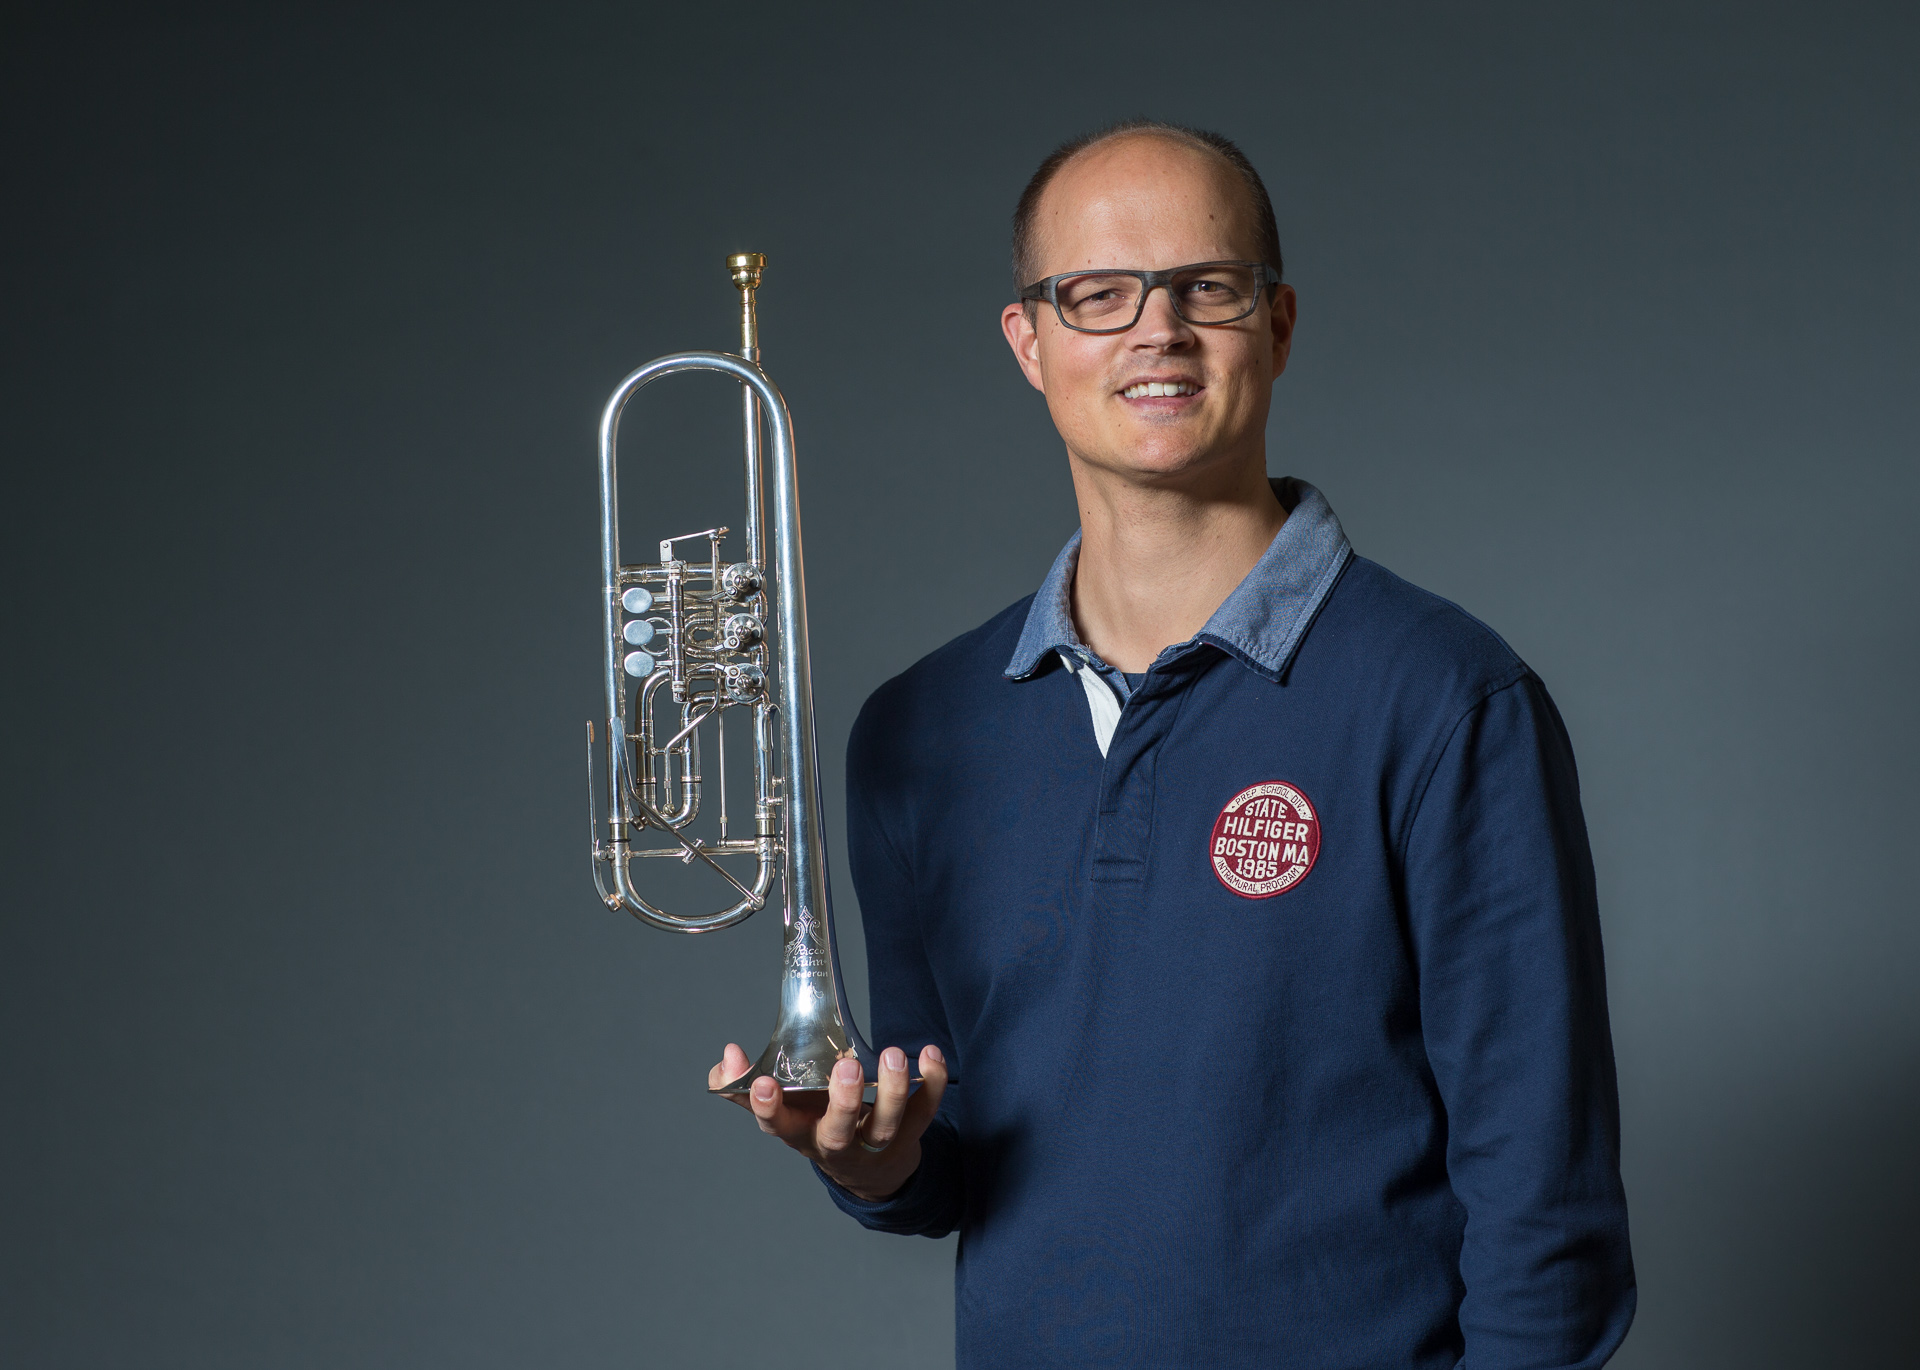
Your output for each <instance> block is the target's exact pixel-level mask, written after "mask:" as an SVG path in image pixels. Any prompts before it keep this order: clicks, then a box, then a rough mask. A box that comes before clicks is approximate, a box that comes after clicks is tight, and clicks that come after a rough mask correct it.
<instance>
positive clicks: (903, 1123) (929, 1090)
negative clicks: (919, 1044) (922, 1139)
mask: <svg viewBox="0 0 1920 1370" xmlns="http://www.w3.org/2000/svg"><path fill="white" fill-rule="evenodd" d="M902 1064H903V1065H904V1064H905V1061H904V1059H903V1061H902ZM902 1074H905V1072H904V1071H903V1072H902ZM920 1080H921V1085H920V1088H919V1090H918V1091H917V1092H916V1093H915V1094H914V1096H913V1097H912V1098H911V1099H909V1100H908V1101H907V1106H906V1109H905V1110H904V1112H903V1113H902V1115H901V1119H900V1127H899V1133H898V1134H897V1135H904V1136H907V1137H915V1138H917V1137H918V1136H919V1135H920V1134H921V1133H922V1132H925V1131H926V1130H927V1124H928V1123H930V1122H932V1121H933V1115H934V1111H935V1110H936V1109H938V1108H939V1107H940V1096H941V1095H943V1094H945V1093H946V1092H947V1058H946V1057H945V1056H943V1055H942V1054H941V1052H940V1048H939V1047H937V1046H933V1045H932V1044H931V1043H929V1044H928V1045H927V1046H925V1047H923V1048H921V1051H920Z"/></svg>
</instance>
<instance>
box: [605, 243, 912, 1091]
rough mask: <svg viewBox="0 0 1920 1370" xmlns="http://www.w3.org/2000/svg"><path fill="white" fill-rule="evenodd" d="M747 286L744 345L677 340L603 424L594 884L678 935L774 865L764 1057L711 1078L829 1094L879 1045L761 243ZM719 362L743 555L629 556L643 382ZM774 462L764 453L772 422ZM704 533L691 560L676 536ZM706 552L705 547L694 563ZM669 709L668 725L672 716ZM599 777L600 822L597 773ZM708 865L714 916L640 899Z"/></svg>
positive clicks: (747, 911) (741, 279)
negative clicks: (851, 958) (632, 467)
mask: <svg viewBox="0 0 1920 1370" xmlns="http://www.w3.org/2000/svg"><path fill="white" fill-rule="evenodd" d="M727 268H728V270H729V271H730V272H731V273H732V277H733V284H734V286H735V288H736V289H737V290H738V291H739V293H740V352H739V355H737V356H736V355H733V354H730V353H725V352H677V353H674V354H672V355H670V356H665V357H658V358H655V359H654V360H653V361H650V362H648V363H647V364H646V365H645V366H643V367H641V368H640V369H639V370H638V371H635V372H634V373H633V374H632V375H630V376H628V377H627V378H626V379H625V380H623V381H621V382H620V385H619V388H618V389H616V390H615V391H614V392H613V396H612V398H610V399H609V400H608V401H607V406H606V410H605V412H604V413H603V414H602V415H601V419H600V551H601V570H602V575H601V584H602V589H601V597H602V627H603V630H604V638H605V642H604V646H605V662H604V666H605V674H606V738H605V745H604V755H603V757H602V758H601V759H600V765H599V766H598V770H599V771H601V772H602V774H601V776H600V777H599V778H598V779H596V776H595V770H596V764H595V763H596V748H595V746H594V725H593V724H592V723H591V722H589V723H588V724H587V803H588V816H589V822H590V824H591V828H592V840H593V879H594V885H595V887H596V888H597V889H598V890H599V892H600V898H601V899H602V901H604V902H605V904H606V905H607V907H608V908H610V909H625V910H626V911H627V912H629V913H631V914H633V915H634V916H635V917H637V918H640V919H643V920H644V921H646V922H648V923H651V924H653V925H654V926H655V927H659V928H665V929H667V930H668V931H669V932H711V931H714V930H715V929H718V928H725V927H731V926H732V925H733V924H735V923H738V922H740V921H741V920H743V919H745V918H748V917H751V916H752V915H753V913H754V912H755V911H756V910H758V909H760V908H762V907H764V906H765V904H766V902H767V899H768V896H769V892H770V890H771V888H772V884H773V879H774V876H775V874H776V872H777V873H778V875H779V877H780V889H781V896H782V900H783V905H784V907H783V910H782V918H783V920H784V932H783V936H782V943H781V947H782V955H781V979H780V1010H779V1018H778V1020H777V1022H776V1024H775V1026H774V1031H773V1038H772V1040H771V1041H770V1042H769V1043H768V1044H767V1049H766V1050H765V1051H764V1052H763V1053H761V1056H760V1059H759V1060H758V1061H757V1062H756V1063H755V1064H754V1066H753V1068H752V1069H751V1070H749V1071H748V1072H747V1073H746V1074H745V1075H742V1076H740V1077H739V1078H738V1079H735V1080H731V1081H728V1082H727V1083H726V1084H724V1085H722V1086H720V1088H719V1089H718V1090H717V1091H716V1092H717V1093H722V1094H743V1093H745V1092H746V1091H747V1090H749V1089H750V1088H752V1085H753V1082H754V1081H755V1080H756V1079H758V1078H760V1077H761V1076H763V1075H765V1076H771V1077H772V1078H773V1079H774V1080H775V1081H776V1082H777V1083H778V1084H779V1085H780V1086H781V1087H782V1088H783V1089H789V1090H808V1089H824V1088H826V1085H827V1080H828V1077H829V1075H830V1074H831V1073H832V1070H833V1066H834V1063H835V1062H837V1061H839V1060H842V1059H845V1058H847V1057H853V1058H855V1059H857V1060H859V1061H860V1063H861V1068H862V1070H863V1071H864V1072H865V1074H866V1078H867V1079H869V1080H872V1079H873V1078H875V1072H874V1060H873V1051H872V1048H870V1047H869V1046H868V1045H867V1044H866V1042H865V1041H864V1040H863V1039H862V1038H861V1036H860V1034H859V1032H858V1030H857V1029H856V1028H855V1027H854V1024H853V1014H852V1012H851V1011H850V1010H849V1008H848V1006H847V1002H846V993H845V990H844V989H843V988H842V985H841V979H840V958H839V951H838V948H837V946H836V943H835V940H834V929H833V904H832V896H831V894H830V893H829V890H828V887H827V862H826V849H825V844H824V842H823V840H822V834H821V815H822V812H823V806H822V803H821V798H820V779H819V761H818V757H817V756H816V754H815V752H816V749H815V743H814V728H813V691H812V678H811V667H810V663H809V658H808V653H807V599H806V580H805V573H804V570H803V567H802V563H801V555H800V498H799V493H798V491H797V489H796V488H795V475H794V454H793V419H792V416H791V415H790V414H789V413H788V411H787V404H786V401H785V400H784V399H783V398H781V395H780V391H779V390H778V389H777V388H776V387H775V386H774V384H773V382H772V381H771V380H769V379H767V375H766V373H765V372H764V371H762V370H761V369H760V364H759V363H760V348H759V328H758V323H757V321H756V318H755V313H754V296H755V292H756V291H757V290H758V289H759V286H760V277H761V274H762V272H763V271H764V270H765V269H766V258H765V257H763V256H761V255H760V254H759V253H757V252H746V253H739V254H737V255H735V256H731V257H729V258H727ZM690 371H715V372H719V373H720V374H722V375H727V376H731V377H733V378H734V379H735V380H737V381H739V382H740V387H741V395H742V400H741V414H742V420H743V426H744V429H745V452H746V495H747V511H746V527H745V535H746V536H745V543H746V546H745V556H744V557H743V558H742V559H741V560H739V561H733V562H727V561H726V560H725V559H724V558H723V557H722V555H721V550H720V547H721V541H722V539H723V538H725V537H726V536H727V534H728V532H729V530H728V529H727V528H724V527H714V528H707V529H703V530H701V531H700V532H697V533H689V534H685V535H682V536H680V537H673V538H667V539H664V540H663V541H662V542H661V543H660V549H659V550H660V559H659V560H658V561H655V562H640V563H627V562H623V561H622V560H621V559H620V499H619V480H618V466H617V462H616V459H615V446H616V443H617V440H618V437H619V431H620V415H621V411H622V410H624V409H625V408H626V405H627V401H628V400H630V399H631V398H633V396H634V395H635V394H637V393H638V392H639V391H640V390H641V389H642V388H643V387H645V386H647V385H650V384H652V383H653V382H654V381H657V380H659V379H661V378H662V377H664V376H672V375H676V374H679V373H681V372H690ZM763 419H764V423H765V429H766V436H767V438H768V439H769V442H768V446H769V447H770V449H771V451H770V462H769V463H763V461H762V444H761V436H762V431H761V430H762V422H763ZM767 464H770V465H771V469H772V478H773V488H772V500H773V523H772V551H773V556H772V561H771V563H769V561H768V560H767V553H766V545H765V538H764V536H763V527H764V526H765V516H764V510H763V508H762V505H763V503H764V501H765V497H766V492H765V476H766V471H765V470H764V469H763V466H764V465H767ZM686 542H694V543H697V544H702V543H703V544H704V546H703V547H701V548H699V549H698V551H697V552H696V553H695V555H693V556H683V555H679V554H678V553H677V551H676V549H677V547H678V545H679V544H681V543H686ZM700 556H704V560H701V559H698V558H699V557H700ZM662 716H664V721H662ZM729 716H734V717H740V718H744V719H745V720H747V721H748V723H749V726H750V729H751V738H752V748H753V796H752V798H753V813H752V831H751V835H740V836H729V835H728V813H727V768H726V750H725V749H726V720H727V718H728V717H729ZM709 731H711V732H712V734H713V737H714V744H715V751H716V752H717V766H716V771H715V780H716V781H717V784H716V785H715V786H714V787H713V788H714V789H715V790H716V791H717V793H715V794H714V795H713V796H712V797H711V798H712V802H714V803H715V804H716V805H717V808H718V819H719V823H718V828H719V838H718V839H717V840H702V839H700V838H697V837H695V836H693V835H692V834H691V833H690V832H689V830H688V829H689V825H690V824H691V823H692V821H693V819H694V818H695V817H696V816H697V815H698V814H699V813H700V810H701V806H702V804H703V803H705V802H708V798H709V797H708V796H707V794H706V793H705V790H706V787H707V782H706V781H705V779H704V778H703V776H702V771H701V753H702V748H701V737H702V734H703V733H706V732H709ZM602 781H603V782H604V792H605V807H604V817H603V816H602V815H603V810H602V807H601V782H602ZM651 859H677V860H679V861H681V862H683V863H685V864H687V865H689V866H691V865H693V864H694V863H696V862H697V863H700V865H701V866H702V867H703V868H706V869H709V870H710V871H711V872H713V873H716V874H717V876H718V878H719V880H720V881H722V882H724V884H722V885H720V886H719V888H721V889H722V890H724V891H725V892H726V897H727V898H728V900H729V901H730V902H728V904H727V905H726V907H724V908H721V909H718V910H716V911H715V912H712V913H705V914H691V915H682V914H672V913H668V912H666V911H664V910H663V909H661V908H659V907H657V906H656V905H654V904H653V903H651V902H649V901H648V899H647V898H646V897H645V896H643V895H642V894H641V893H640V891H639V889H638V888H637V885H636V880H635V876H636V870H635V863H636V862H638V863H641V864H642V865H644V863H645V862H646V861H647V860H651Z"/></svg>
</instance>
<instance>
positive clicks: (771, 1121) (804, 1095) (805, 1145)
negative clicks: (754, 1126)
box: [734, 1075, 827, 1156]
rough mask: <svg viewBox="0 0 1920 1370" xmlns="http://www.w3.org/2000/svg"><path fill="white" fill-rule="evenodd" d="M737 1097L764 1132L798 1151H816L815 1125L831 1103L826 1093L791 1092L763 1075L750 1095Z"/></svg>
mask: <svg viewBox="0 0 1920 1370" xmlns="http://www.w3.org/2000/svg"><path fill="white" fill-rule="evenodd" d="M734 1097H736V1098H739V1099H740V1100H741V1102H742V1103H744V1104H745V1105H746V1107H747V1108H748V1110H749V1111H751V1112H752V1114H753V1118H754V1121H755V1122H757V1123H759V1124H760V1130H761V1131H762V1132H764V1133H766V1134H768V1135H769V1136H773V1137H778V1138H779V1139H780V1140H781V1141H783V1142H785V1143H786V1144H787V1145H788V1146H790V1147H792V1148H793V1149H794V1150H796V1151H801V1152H805V1153H806V1154H807V1155H809V1156H811V1155H813V1154H814V1136H813V1134H814V1128H815V1126H816V1125H817V1124H818V1123H819V1121H820V1114H821V1112H822V1110H824V1109H825V1108H826V1106H827V1104H826V1098H825V1096H823V1095H822V1094H821V1093H820V1092H819V1091H818V1090H800V1091H798V1092H796V1093H793V1094H789V1093H787V1092H786V1091H785V1090H783V1089H781V1088H780V1086H779V1085H777V1084H775V1083H774V1082H773V1081H772V1080H770V1079H768V1078H767V1077H766V1076H764V1075H762V1076H761V1077H760V1078H759V1079H757V1080H755V1081H754V1082H753V1089H752V1091H751V1092H750V1093H749V1094H746V1095H744V1096H738V1095H736V1096H734Z"/></svg>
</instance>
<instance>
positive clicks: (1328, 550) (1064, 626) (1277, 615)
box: [1006, 476, 1353, 680]
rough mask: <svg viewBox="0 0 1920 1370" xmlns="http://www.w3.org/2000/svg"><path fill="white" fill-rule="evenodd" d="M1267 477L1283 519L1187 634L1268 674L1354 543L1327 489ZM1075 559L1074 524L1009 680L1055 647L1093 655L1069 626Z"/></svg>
mask: <svg viewBox="0 0 1920 1370" xmlns="http://www.w3.org/2000/svg"><path fill="white" fill-rule="evenodd" d="M1271 483H1272V485H1273V493H1274V494H1275V495H1277V496H1278V497H1279V499H1280V503H1281V504H1282V505H1283V506H1285V507H1286V508H1287V509H1288V510H1289V513H1288V514H1287V521H1286V522H1285V523H1283V524H1282V525H1281V526H1280V531H1279V532H1278V533H1275V534H1274V535H1273V542H1272V543H1271V544H1270V545H1269V546H1268V547H1267V550H1266V551H1265V552H1263V553H1261V556H1260V560H1259V561H1257V562H1255V563H1254V565H1253V569H1252V570H1251V571H1249V572H1247V578H1246V579H1245V580H1243V581H1241V582H1240V583H1239V584H1238V585H1237V586H1235V587H1234V591H1233V593H1232V594H1230V595H1228V596H1227V597H1226V599H1225V600H1224V601H1223V602H1222V603H1221V605H1220V607H1219V608H1218V609H1215V610H1214V611H1213V617H1212V618H1210V619H1208V620H1207V622H1206V626H1205V627H1203V628H1201V630H1200V631H1199V632H1198V633H1195V634H1194V636H1193V642H1205V643H1210V644H1212V645H1213V646H1215V647H1218V648H1220V650H1222V651H1224V652H1227V653H1230V654H1231V655H1233V656H1236V657H1238V658H1239V659H1240V660H1241V661H1243V662H1245V663H1246V664H1247V666H1248V667H1250V668H1251V669H1252V670H1254V671H1257V672H1258V673H1259V674H1261V675H1263V676H1265V677H1266V678H1267V679H1269V680H1278V679H1280V677H1281V675H1282V674H1284V673H1285V671H1286V669H1287V663H1288V662H1289V661H1291V660H1292V659H1293V654H1294V652H1295V651H1296V650H1297V649H1298V648H1299V646H1300V639H1301V638H1303V637H1305V636H1306V634H1307V628H1308V626H1309V625H1310V624H1311V623H1312V622H1313V616H1314V615H1315V614H1316V613H1318V612H1319V611H1320V605H1321V604H1322V602H1324V601H1325V599H1326V597H1327V592H1328V591H1330V590H1331V589H1333V583H1334V581H1336V580H1338V579H1339V578H1340V572H1341V571H1342V570H1343V569H1345V567H1346V564H1347V562H1348V561H1349V560H1350V559H1351V558H1352V556H1353V548H1352V547H1351V546H1350V545H1349V544H1348V542H1347V535H1346V533H1345V532H1343V531H1342V530H1341V527H1340V520H1339V519H1337V518H1335V517H1334V513H1333V506H1332V505H1330V504H1328V503H1327V500H1326V496H1324V495H1322V494H1321V493H1320V492H1319V491H1318V490H1316V489H1314V488H1313V487H1312V486H1311V485H1308V484H1307V483H1306V482H1305V481H1303V480H1295V479H1294V478H1293V477H1292V476H1281V477H1278V478H1275V479H1273V480H1272V482H1271ZM1079 562H1080V534H1079V532H1078V531H1077V530H1076V531H1075V533H1074V535H1073V536H1072V537H1071V538H1069V539H1067V545H1066V546H1065V547H1063V548H1061V549H1060V555H1059V556H1057V557H1055V558H1054V562H1053V569H1052V570H1051V571H1049V572H1047V578H1046V580H1045V581H1044V582H1042V584H1041V586H1040V590H1039V592H1038V593H1037V594H1035V595H1034V597H1033V604H1032V605H1031V606H1030V607H1029V608H1028V610H1027V622H1026V626H1025V628H1023V629H1022V630H1021V633H1020V644H1019V645H1018V646H1017V647H1015V648H1014V649H1013V660H1011V661H1009V662H1008V663H1007V669H1006V676H1007V678H1008V679H1009V680H1024V679H1026V678H1027V677H1029V676H1031V675H1033V674H1034V672H1036V671H1038V670H1039V669H1040V666H1041V663H1042V662H1044V661H1045V660H1046V658H1047V657H1048V655H1049V654H1050V653H1054V652H1060V653H1063V654H1071V655H1073V656H1077V657H1079V658H1080V659H1081V660H1083V661H1087V662H1090V663H1091V662H1095V661H1096V660H1097V658H1095V656H1094V655H1093V652H1092V649H1090V648H1089V647H1088V646H1087V645H1086V644H1085V643H1083V642H1082V641H1081V640H1080V634H1079V632H1078V631H1076V630H1075V628H1074V626H1073V608H1072V599H1071V592H1072V589H1073V572H1074V568H1075V567H1076V566H1077V565H1079ZM1190 646H1192V643H1181V644H1179V645H1178V646H1175V647H1169V648H1167V649H1166V651H1164V652H1162V653H1161V654H1160V660H1167V659H1169V658H1170V657H1171V656H1173V655H1174V654H1176V653H1180V652H1182V651H1183V649H1185V648H1187V647H1190ZM1102 664H1104V663H1102ZM1156 664H1158V663H1157V662H1156Z"/></svg>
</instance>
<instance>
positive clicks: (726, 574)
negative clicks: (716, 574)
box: [720, 561, 766, 599]
mask: <svg viewBox="0 0 1920 1370" xmlns="http://www.w3.org/2000/svg"><path fill="white" fill-rule="evenodd" d="M765 583H766V582H765V581H764V579H763V578H762V577H761V575H760V572H759V571H757V570H755V569H754V566H753V563H752V562H749V561H736V562H734V563H733V565H731V566H729V567H728V568H727V569H726V570H724V571H722V572H721V573H720V588H721V589H722V590H723V591H725V592H726V595H727V598H728V599H745V598H746V597H747V596H748V595H750V594H753V593H754V592H755V591H757V590H758V589H759V588H760V587H761V586H762V585H763V584H765Z"/></svg>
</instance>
